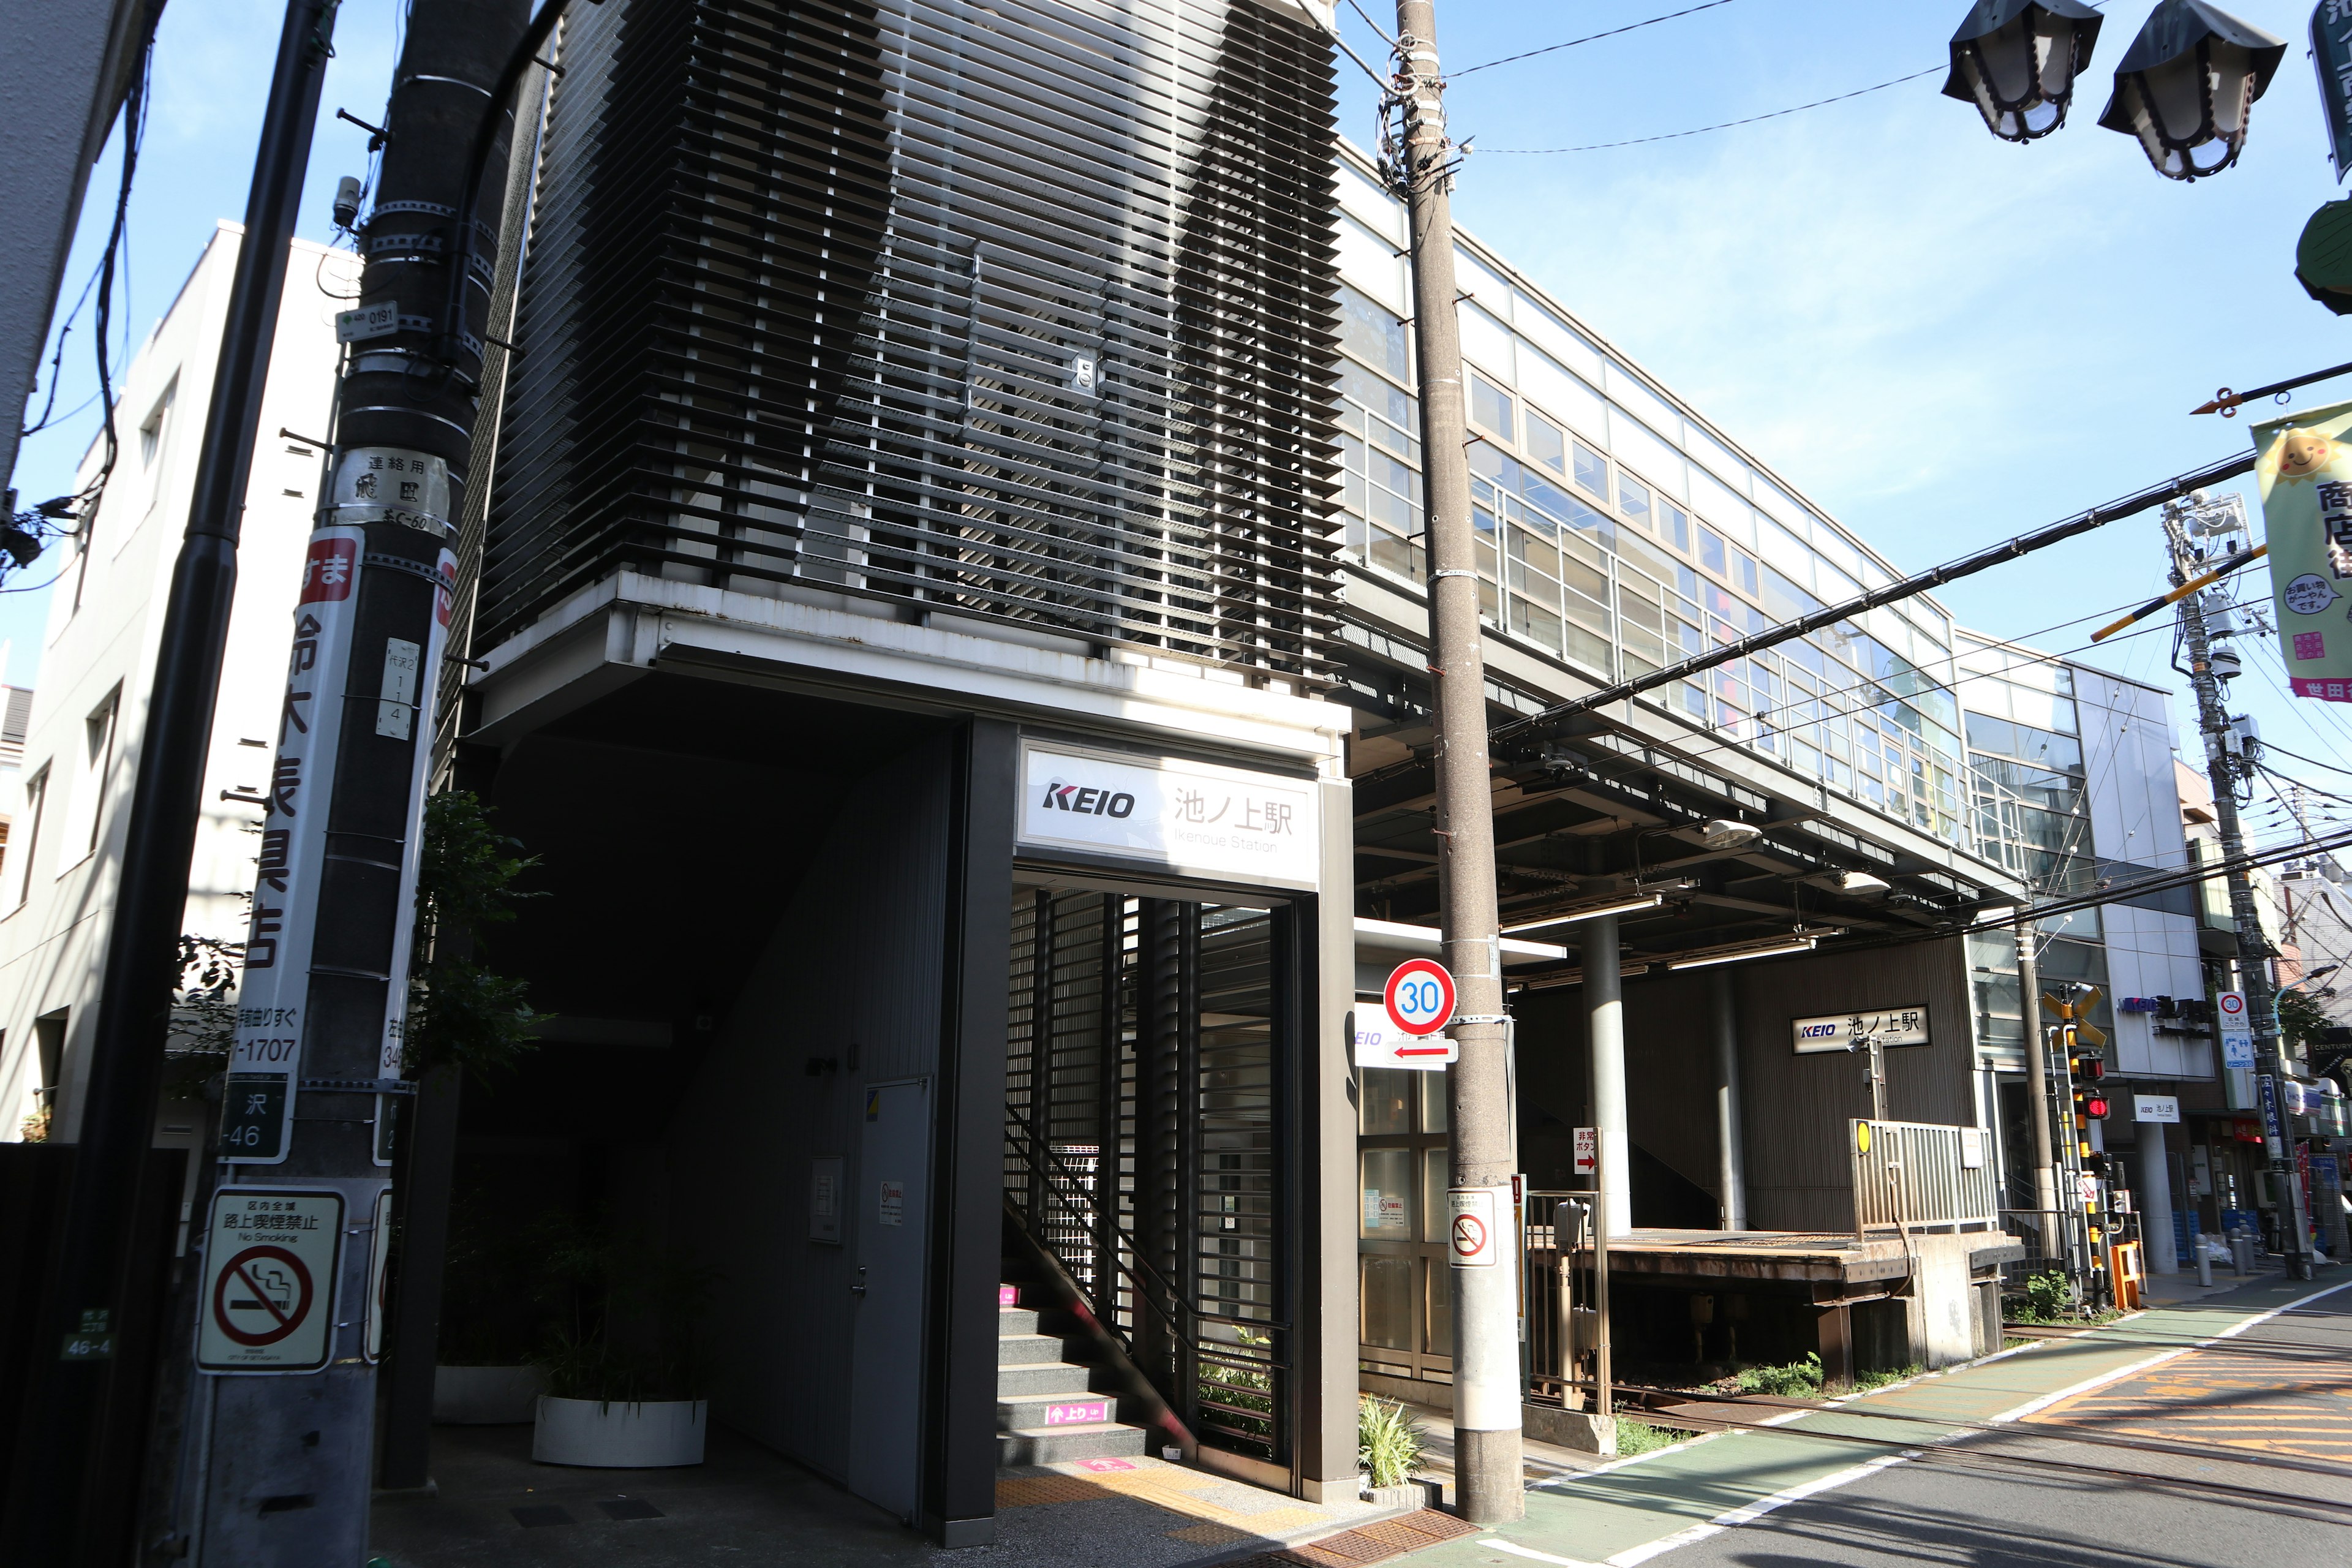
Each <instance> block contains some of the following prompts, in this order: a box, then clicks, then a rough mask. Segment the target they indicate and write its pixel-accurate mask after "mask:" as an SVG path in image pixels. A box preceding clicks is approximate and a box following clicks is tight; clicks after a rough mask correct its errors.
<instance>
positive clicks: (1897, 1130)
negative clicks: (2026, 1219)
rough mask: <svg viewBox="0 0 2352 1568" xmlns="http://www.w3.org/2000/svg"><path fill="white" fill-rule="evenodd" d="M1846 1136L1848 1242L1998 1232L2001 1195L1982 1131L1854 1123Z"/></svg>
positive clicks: (1930, 1125)
mask: <svg viewBox="0 0 2352 1568" xmlns="http://www.w3.org/2000/svg"><path fill="white" fill-rule="evenodd" d="M1849 1132H1850V1136H1849V1137H1848V1139H1847V1141H1846V1147H1847V1149H1848V1150H1849V1151H1850V1152H1851V1153H1852V1157H1853V1229H1854V1234H1855V1235H1857V1236H1864V1235H1867V1234H1868V1233H1869V1232H1871V1231H1873V1230H1903V1231H1906V1232H1911V1233H1914V1234H1916V1233H1917V1232H1921V1231H1940V1230H1948V1231H1960V1230H1993V1229H1997V1228H1998V1227H1999V1226H2000V1192H1999V1188H1998V1186H1997V1185H1996V1184H1995V1182H1994V1180H1993V1171H1992V1161H1991V1158H1990V1151H1989V1147H1988V1146H1989V1145H1990V1142H1991V1138H1990V1134H1988V1133H1987V1132H1986V1131H1985V1130H1984V1129H1982V1128H1980V1127H1947V1126H1943V1125H1940V1124H1938V1123H1935V1122H1927V1121H1853V1122H1852V1123H1850V1124H1849Z"/></svg>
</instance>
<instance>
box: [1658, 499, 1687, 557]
mask: <svg viewBox="0 0 2352 1568" xmlns="http://www.w3.org/2000/svg"><path fill="white" fill-rule="evenodd" d="M1658 537H1659V538H1661V539H1663V540H1664V541H1665V542H1667V543H1669V544H1671V545H1673V546H1674V547H1675V549H1677V550H1688V549H1689V548H1690V547H1691V533H1690V513H1688V512H1686V511H1685V510H1683V509H1682V508H1680V507H1678V506H1676V505H1675V503H1674V502H1672V501H1670V500H1661V501H1660V502H1658Z"/></svg>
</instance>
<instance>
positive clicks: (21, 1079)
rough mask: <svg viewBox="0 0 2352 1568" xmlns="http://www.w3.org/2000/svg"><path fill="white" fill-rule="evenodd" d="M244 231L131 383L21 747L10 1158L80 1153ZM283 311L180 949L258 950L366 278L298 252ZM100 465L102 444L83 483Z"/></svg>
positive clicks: (6, 1061) (170, 318) (15, 835)
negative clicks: (138, 774) (135, 789)
mask: <svg viewBox="0 0 2352 1568" xmlns="http://www.w3.org/2000/svg"><path fill="white" fill-rule="evenodd" d="M240 243H241V231H240V228H239V226H237V225H235V224H231V223H226V222H224V223H222V224H221V225H220V226H218V227H217V228H216V229H215V232H214V234H213V236H212V238H211V240H210V242H209V243H208V244H207V245H206V247H205V250H204V253H203V255H202V256H201V257H200V258H198V260H197V262H196V264H195V266H194V268H193V269H192V270H191V271H190V273H189V275H188V277H187V279H186V281H185V282H184V284H183V285H182V287H181V289H180V292H179V294H178V296H177V297H176V298H175V299H174V300H173V302H172V304H171V306H170V307H169V308H168V309H167V310H165V312H164V314H163V318H162V320H161V321H159V322H158V323H157V324H156V326H155V329H154V331H152V333H151V334H150V335H149V337H148V339H147V342H145V344H144V345H142V348H141V349H140V351H139V353H137V354H136V355H135V356H134V357H133V358H132V360H131V365H130V367H129V369H128V370H127V371H126V372H125V374H124V376H123V380H122V383H121V393H120V395H119V401H118V403H117V405H116V420H117V429H118V431H119V433H120V437H119V439H120V455H119V457H118V458H117V460H116V464H115V468H114V471H113V473H112V475H111V476H110V479H109V480H108V483H107V486H106V492H105V495H104V498H103V500H101V501H100V503H99V505H98V506H97V508H96V509H95V510H94V511H93V512H92V513H91V515H90V516H89V520H88V521H87V523H86V524H85V526H84V531H83V533H82V534H81V536H80V537H79V539H77V540H76V541H75V542H73V545H72V547H71V551H70V553H68V552H66V551H64V550H58V551H56V552H54V558H55V559H57V560H58V562H59V563H61V564H62V566H63V571H62V573H61V574H60V575H59V577H58V584H57V586H56V588H55V589H54V590H53V597H52V599H51V601H50V609H49V619H48V625H47V630H46V633H45V634H44V638H43V646H42V649H41V673H40V677H39V690H38V695H37V698H36V700H34V701H33V703H32V704H31V710H30V713H29V715H28V717H27V721H26V725H25V729H24V736H23V742H22V745H23V753H22V754H23V762H22V764H21V767H20V770H19V772H18V773H17V775H16V777H17V779H18V780H19V781H20V782H19V784H18V787H17V788H16V790H15V791H14V792H13V799H12V801H11V802H10V805H9V807H8V809H9V811H10V815H11V816H12V819H13V820H12V821H11V823H10V832H9V839H8V844H7V855H6V858H5V863H4V864H0V1031H5V1033H0V1137H5V1138H9V1139H15V1138H20V1137H26V1136H32V1137H42V1136H46V1137H49V1138H56V1139H60V1140H70V1139H71V1137H72V1129H73V1128H74V1126H75V1125H76V1122H77V1120H78V1118H79V1111H80V1106H79V1094H80V1089H81V1084H82V1082H83V1079H84V1077H85V1075H86V1073H87V1063H86V1061H85V1059H84V1056H83V1052H84V1047H85V1045H86V1042H87V1041H88V1040H89V1037H90V1032H91V1029H92V1028H93V1026H95V1023H96V1019H97V1011H96V1007H97V1002H98V988H99V984H100V976H101V974H102V973H103V972H104V969H105V963H106V942H107V938H108V934H109V927H110V918H111V913H112V908H113V899H114V889H115V885H116V882H117V879H118V877H119V873H120V868H121V853H122V844H123V837H124V834H125V831H126V829H127V826H128V819H129V811H128V806H129V803H130V795H131V783H132V779H133V777H134V773H135V770H136V767H137V763H138V753H139V745H140V742H141V737H142V734H143V732H144V730H145V725H146V711H145V705H146V702H147V698H148V693H149V690H150V689H151V687H152V685H153V681H154V670H155V658H156V649H157V645H158V642H159V639H160V638H161V637H162V634H163V605H164V601H165V595H166V592H167V589H168V587H169V584H170V583H171V578H172V569H173V563H174V561H175V560H176V559H177V556H178V552H179V544H180V539H181V536H182V533H183V531H184V528H185V526H186V523H187V509H188V504H189V498H190V496H191V495H192V493H193V491H194V484H195V478H196V467H197V460H198V457H199V449H200V447H201V446H202V443H203V437H204V419H205V407H206V405H207V404H208V402H209V401H210V397H211V392H212V381H213V374H214V370H215V363H216V362H217V359H218V357H219V352H220V342H221V334H222V330H223V322H224V320H225V318H226V310H227V306H228V293H229V283H230V275H231V273H232V271H233V269H234V268H235V264H236V251H237V247H238V245H239V244H240ZM293 250H294V255H293V259H292V264H291V266H290V267H289V272H288V279H287V286H286V292H285V298H284V301H283V303H282V305H281V306H280V308H279V312H278V331H277V337H276V340H275V342H274V343H273V346H272V350H271V360H270V374H269V380H268V389H267V391H266V393H265V398H264V403H263V409H262V419H261V426H260V428H261V432H262V433H261V436H260V437H259V438H258V439H257V442H256V444H255V449H254V458H253V470H252V478H251V480H250V482H249V484H248V486H247V492H246V510H245V518H244V534H243V540H242V542H241V544H240V547H239V551H238V555H239V566H238V577H237V589H236V601H235V606H234V609H233V612H232V615H231V619H230V631H229V641H228V647H227V652H226V660H225V662H224V664H223V667H222V672H221V686H220V696H219V699H218V701H217V704H216V706H215V711H214V720H213V731H212V746H211V753H210V758H209V761H208V763H207V765H206V769H205V790H204V797H203V799H204V813H203V817H202V821H201V825H200V826H199V828H198V831H197V837H196V848H195V854H194V858H193V859H192V861H191V863H190V866H189V882H188V906H187V914H186V918H185V921H184V925H183V927H182V929H183V931H185V932H186V933H188V934H190V935H194V936H200V937H205V938H210V939H213V940H215V941H219V942H242V941H243V940H244V938H245V933H246V926H247V898H248V896H249V895H250V893H251V890H252V887H253V877H254V862H255V857H256V851H257V842H258V841H257V834H258V832H259V824H260V820H261V807H260V805H259V798H260V796H261V792H262V789H263V787H264V786H265V785H266V784H268V776H269V767H270V758H271V755H272V752H273V751H274V749H275V748H276V745H277V735H278V703H279V700H280V694H281V692H282V689H283V684H284V679H283V672H284V665H285V660H286V657H287V647H288V644H289V637H290V628H289V623H288V621H287V614H288V611H289V607H290V606H291V605H292V602H293V595H294V590H295V587H296V585H297V584H298V582H299V577H300V574H301V564H300V563H301V560H302V551H303V542H304V541H305V539H307V537H308V536H309V534H310V521H311V512H312V510H313V508H314V507H315V505H316V504H317V489H318V484H319V477H320V459H321V456H322V454H321V452H320V447H318V445H316V444H315V443H314V442H313V441H311V440H307V439H304V438H302V437H300V436H299V435H290V434H286V433H285V432H311V433H315V432H317V431H318V429H319V426H321V425H322V424H324V423H325V421H326V418H327V410H328V408H329V406H330V404H331V399H332V396H333V390H334V376H335V366H336V361H337V353H338V351H337V348H336V343H335V328H334V317H335V312H336V311H337V310H342V309H347V308H348V305H349V301H348V300H347V299H344V298H341V297H339V296H340V294H341V293H342V292H344V291H348V289H350V287H351V283H350V279H352V278H353V277H355V276H356V272H355V265H354V260H353V258H351V257H350V256H349V255H348V254H347V253H341V252H333V251H329V250H327V249H325V248H323V247H319V246H316V245H311V244H308V243H305V242H299V241H298V242H297V243H296V244H295V246H294V247H293ZM102 457H103V446H102V442H100V443H93V445H92V448H91V451H90V454H89V458H86V459H85V462H84V465H83V472H82V474H81V476H80V479H81V481H82V482H84V483H87V482H88V481H89V479H91V478H92V477H93V476H94V475H95V473H96V471H97V467H98V464H99V462H100V460H101V458H102ZM202 1121H203V1119H202V1118H201V1117H200V1116H198V1115H196V1114H194V1108H193V1107H189V1106H186V1105H178V1106H175V1105H174V1104H173V1102H169V1101H167V1102H166V1103H165V1105H164V1106H163V1111H162V1114H161V1117H160V1121H159V1127H158V1132H159V1142H163V1143H167V1144H178V1145H182V1146H189V1147H193V1146H194V1142H195V1141H196V1140H197V1138H198V1136H199V1132H198V1129H199V1127H200V1126H201V1124H202Z"/></svg>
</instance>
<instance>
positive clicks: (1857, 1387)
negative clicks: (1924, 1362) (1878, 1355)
mask: <svg viewBox="0 0 2352 1568" xmlns="http://www.w3.org/2000/svg"><path fill="white" fill-rule="evenodd" d="M1926 1370H1927V1369H1926V1368H1924V1367H1922V1366H1921V1365H1920V1364H1919V1363H1917V1362H1913V1363H1911V1364H1910V1365H1909V1366H1898V1367H1895V1368H1893V1369H1891V1370H1887V1371H1881V1372H1864V1373H1855V1374H1854V1379H1853V1387H1854V1392H1855V1393H1857V1394H1867V1393H1868V1392H1870V1390H1872V1389H1874V1388H1885V1386H1886V1385H1887V1384H1892V1383H1902V1382H1904V1381H1906V1380H1907V1379H1910V1378H1914V1377H1916V1376H1918V1375H1919V1374H1920V1373H1922V1372H1924V1371H1926Z"/></svg>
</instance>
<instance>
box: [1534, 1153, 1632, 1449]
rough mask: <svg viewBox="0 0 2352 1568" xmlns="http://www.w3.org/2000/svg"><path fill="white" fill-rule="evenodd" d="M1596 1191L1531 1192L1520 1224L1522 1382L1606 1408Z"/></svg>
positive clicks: (1542, 1392) (1540, 1393)
mask: <svg viewBox="0 0 2352 1568" xmlns="http://www.w3.org/2000/svg"><path fill="white" fill-rule="evenodd" d="M1594 1207H1595V1199H1594V1196H1593V1194H1591V1193H1538V1192H1530V1193H1528V1194H1527V1197H1526V1207H1525V1211H1524V1212H1525V1216H1526V1217H1525V1219H1524V1221H1523V1222H1522V1225H1521V1228H1520V1249H1521V1250H1520V1258H1519V1323H1520V1351H1521V1373H1522V1376H1521V1384H1522V1387H1523V1388H1524V1389H1525V1391H1526V1393H1527V1394H1528V1396H1529V1397H1531V1398H1537V1399H1543V1400H1557V1401H1559V1403H1560V1404H1561V1405H1565V1406H1566V1407H1567V1408H1569V1409H1570V1410H1576V1409H1580V1408H1581V1407H1582V1406H1583V1399H1584V1395H1585V1394H1586V1393H1588V1392H1589V1393H1591V1394H1593V1395H1594V1401H1593V1405H1592V1408H1594V1409H1596V1410H1605V1409H1607V1408H1609V1405H1610V1399H1609V1395H1608V1394H1607V1392H1606V1390H1607V1389H1608V1388H1609V1384H1610V1366H1609V1335H1608V1331H1607V1326H1606V1323H1605V1316H1606V1314H1607V1311H1608V1306H1609V1268H1608V1258H1607V1255H1606V1253H1605V1252H1604V1251H1603V1250H1602V1249H1601V1247H1598V1246H1596V1245H1595V1238H1596V1232H1595V1224H1596V1215H1595V1213H1594Z"/></svg>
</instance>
